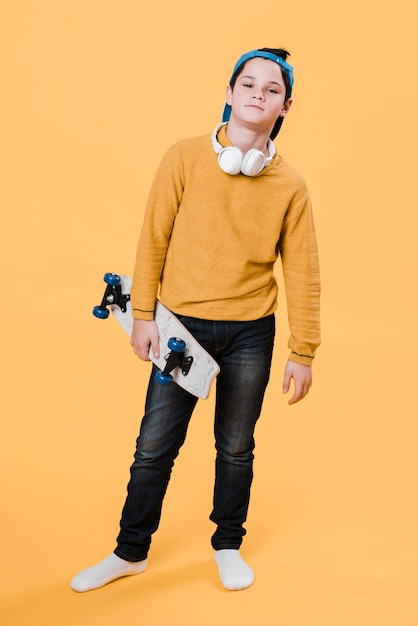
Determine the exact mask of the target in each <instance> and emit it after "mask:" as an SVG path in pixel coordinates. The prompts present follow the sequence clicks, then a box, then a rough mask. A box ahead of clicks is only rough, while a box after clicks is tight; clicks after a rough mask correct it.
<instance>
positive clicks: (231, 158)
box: [218, 146, 244, 176]
mask: <svg viewBox="0 0 418 626" xmlns="http://www.w3.org/2000/svg"><path fill="white" fill-rule="evenodd" d="M243 158H244V156H243V154H242V152H241V150H240V149H239V148H237V147H236V146H227V147H226V148H222V150H221V151H220V152H219V154H218V163H219V167H220V168H221V170H222V171H223V172H225V174H230V175H231V176H235V175H236V174H239V173H240V171H241V165H242V161H243Z"/></svg>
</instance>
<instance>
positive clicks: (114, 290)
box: [93, 272, 131, 320]
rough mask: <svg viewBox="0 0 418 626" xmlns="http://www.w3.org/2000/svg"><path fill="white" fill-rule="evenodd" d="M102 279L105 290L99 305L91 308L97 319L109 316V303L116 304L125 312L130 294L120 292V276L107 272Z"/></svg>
mask: <svg viewBox="0 0 418 626" xmlns="http://www.w3.org/2000/svg"><path fill="white" fill-rule="evenodd" d="M103 280H104V281H105V283H106V290H105V292H104V296H103V299H102V301H101V303H100V305H99V306H95V307H94V309H93V315H94V316H95V317H98V318H99V319H102V320H105V319H107V318H108V317H109V309H108V308H107V306H108V305H109V304H116V305H117V306H118V307H119V308H120V310H121V311H122V313H126V303H127V302H129V300H130V299H131V296H130V294H129V293H122V287H121V284H120V276H118V274H112V273H110V272H108V273H107V274H105V275H104V278H103Z"/></svg>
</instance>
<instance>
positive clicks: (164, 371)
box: [93, 273, 219, 399]
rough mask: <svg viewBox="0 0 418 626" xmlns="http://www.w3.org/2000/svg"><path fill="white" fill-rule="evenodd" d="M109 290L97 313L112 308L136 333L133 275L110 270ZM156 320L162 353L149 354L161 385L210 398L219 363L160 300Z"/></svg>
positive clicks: (106, 279)
mask: <svg viewBox="0 0 418 626" xmlns="http://www.w3.org/2000/svg"><path fill="white" fill-rule="evenodd" d="M103 280H104V282H105V283H106V289H105V293H104V296H103V299H102V302H101V304H100V305H99V306H95V307H94V309H93V315H94V316H95V317H97V318H99V319H107V318H108V317H109V309H110V310H111V311H112V313H113V315H114V317H115V318H116V320H117V321H118V322H119V324H120V325H121V326H122V328H123V329H124V330H125V331H126V332H127V333H128V335H129V336H131V334H132V327H133V317H132V306H131V302H130V300H131V296H130V291H131V285H132V279H131V278H130V277H129V276H123V275H119V274H112V273H107V274H105V275H104V278H103ZM154 320H155V322H156V324H157V327H158V332H159V341H160V357H159V358H158V359H157V358H155V356H154V353H153V352H152V349H151V348H150V352H149V358H150V360H151V361H152V362H153V363H154V364H155V365H156V366H157V367H158V368H159V371H158V372H157V374H156V376H155V379H156V381H157V382H158V383H159V384H160V385H169V384H171V383H172V382H175V383H177V385H179V386H180V387H182V388H183V389H185V390H186V391H188V392H189V393H191V394H192V395H194V396H197V397H198V398H204V399H205V398H207V397H208V395H209V391H210V388H211V385H212V382H213V381H214V379H215V378H216V376H217V375H218V373H219V365H218V364H217V363H216V361H215V360H214V359H213V358H212V357H211V356H210V354H208V353H207V352H206V350H205V349H204V348H203V347H202V346H201V345H200V344H199V343H198V342H197V341H196V339H195V338H194V337H193V335H192V334H191V333H190V332H189V331H188V330H187V328H185V327H184V326H183V324H182V323H181V322H180V321H179V319H178V318H177V317H176V316H175V315H174V313H172V312H171V311H169V309H167V308H166V307H165V306H164V305H163V304H162V303H161V302H160V301H159V300H157V302H156V306H155V313H154Z"/></svg>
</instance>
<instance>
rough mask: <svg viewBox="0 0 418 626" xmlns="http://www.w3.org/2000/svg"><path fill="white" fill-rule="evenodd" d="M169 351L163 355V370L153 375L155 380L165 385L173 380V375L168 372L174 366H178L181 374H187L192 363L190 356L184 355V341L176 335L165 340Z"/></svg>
mask: <svg viewBox="0 0 418 626" xmlns="http://www.w3.org/2000/svg"><path fill="white" fill-rule="evenodd" d="M167 345H168V347H169V348H170V352H169V353H168V354H167V355H166V356H165V357H164V358H165V361H166V366H165V367H164V370H163V371H159V372H157V373H156V375H155V380H156V381H157V383H159V384H160V385H163V386H166V385H169V384H170V383H172V382H173V377H172V375H171V373H170V372H172V371H173V370H174V368H176V367H179V368H180V369H181V372H182V374H183V376H187V374H188V373H189V371H190V368H191V366H192V363H193V357H192V356H184V349H185V347H186V342H185V341H183V339H179V338H178V337H170V339H169V340H168V342H167Z"/></svg>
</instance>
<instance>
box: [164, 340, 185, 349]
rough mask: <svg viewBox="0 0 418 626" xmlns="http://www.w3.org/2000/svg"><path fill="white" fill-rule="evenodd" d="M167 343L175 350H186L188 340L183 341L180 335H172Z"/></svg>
mask: <svg viewBox="0 0 418 626" xmlns="http://www.w3.org/2000/svg"><path fill="white" fill-rule="evenodd" d="M167 345H168V347H169V348H170V350H172V351H173V352H184V349H185V347H186V342H185V341H183V339H179V338H178V337H170V339H169V340H168V342H167Z"/></svg>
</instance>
